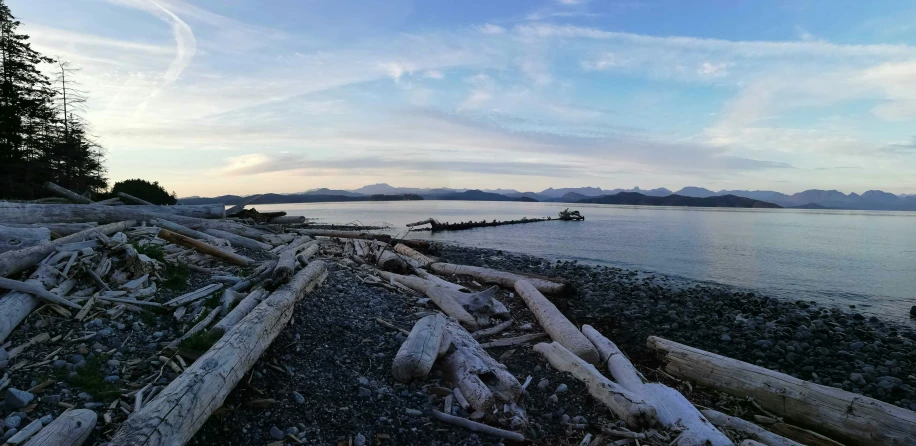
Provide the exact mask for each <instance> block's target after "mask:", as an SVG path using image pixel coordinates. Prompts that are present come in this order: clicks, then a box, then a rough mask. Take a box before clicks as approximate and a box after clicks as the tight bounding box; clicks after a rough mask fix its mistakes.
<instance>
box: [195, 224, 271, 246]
mask: <svg viewBox="0 0 916 446" xmlns="http://www.w3.org/2000/svg"><path fill="white" fill-rule="evenodd" d="M203 232H204V233H205V234H209V235H212V236H214V237H218V238H221V239H223V240H228V241H229V243H232V246H239V247H242V248H250V249H263V250H265V251H269V250H270V249H271V248H272V246H271V245H269V244H267V243H264V242H260V241H258V240H255V239H253V238H249V237H245V236H242V235H238V234H234V233H232V232H229V231H222V230H219V229H204V231H203Z"/></svg>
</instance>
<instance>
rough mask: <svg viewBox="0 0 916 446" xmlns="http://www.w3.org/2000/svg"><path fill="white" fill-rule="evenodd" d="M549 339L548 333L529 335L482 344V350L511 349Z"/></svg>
mask: <svg viewBox="0 0 916 446" xmlns="http://www.w3.org/2000/svg"><path fill="white" fill-rule="evenodd" d="M546 337H549V335H548V334H547V333H529V334H524V335H521V336H516V337H514V338H502V339H497V340H495V341H490V342H485V343H483V344H480V348H495V347H511V346H513V345H519V344H524V343H527V342H531V341H537V340H538V339H543V338H546Z"/></svg>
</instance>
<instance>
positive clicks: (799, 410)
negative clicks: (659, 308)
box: [647, 336, 916, 444]
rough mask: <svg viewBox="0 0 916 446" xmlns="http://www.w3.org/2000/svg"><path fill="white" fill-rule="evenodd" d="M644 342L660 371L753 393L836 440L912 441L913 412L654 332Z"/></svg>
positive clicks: (915, 421) (731, 391)
mask: <svg viewBox="0 0 916 446" xmlns="http://www.w3.org/2000/svg"><path fill="white" fill-rule="evenodd" d="M647 344H648V346H649V348H650V349H653V350H655V351H657V352H658V353H659V354H660V356H661V358H662V360H663V361H664V362H665V363H666V365H665V372H667V373H669V374H671V375H673V376H675V377H679V378H681V379H688V380H691V381H694V382H696V383H698V384H700V385H702V386H704V387H708V388H712V389H717V390H721V391H723V392H726V393H729V394H732V395H735V396H738V397H742V398H743V397H748V396H750V397H753V398H754V399H755V400H756V401H757V403H759V404H760V405H761V406H762V407H763V408H764V409H766V410H769V411H771V412H773V413H776V414H777V415H780V416H783V417H785V418H787V419H789V420H792V421H793V422H794V423H795V424H799V425H801V426H803V427H807V428H810V429H812V430H814V431H816V432H820V433H823V434H825V435H826V436H828V437H832V438H834V439H836V440H839V441H843V442H850V443H860V444H916V429H914V428H913V426H916V412H912V411H909V410H906V409H903V408H901V407H897V406H894V405H891V404H888V403H885V402H882V401H878V400H876V399H873V398H869V397H865V396H862V395H859V394H855V393H852V392H847V391H845V390H841V389H837V388H833V387H827V386H822V385H819V384H814V383H811V382H808V381H803V380H801V379H798V378H795V377H792V376H789V375H785V374H782V373H779V372H775V371H772V370H769V369H765V368H763V367H758V366H756V365H753V364H748V363H746V362H742V361H738V360H736V359H731V358H726V357H724V356H720V355H717V354H714V353H710V352H706V351H703V350H700V349H696V348H693V347H689V346H686V345H683V344H678V343H676V342H672V341H669V340H666V339H662V338H659V337H656V336H650V337H649V339H648V342H647Z"/></svg>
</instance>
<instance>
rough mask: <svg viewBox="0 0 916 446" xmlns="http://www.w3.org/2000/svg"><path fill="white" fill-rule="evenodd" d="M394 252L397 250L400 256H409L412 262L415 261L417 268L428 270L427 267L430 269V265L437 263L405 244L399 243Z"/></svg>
mask: <svg viewBox="0 0 916 446" xmlns="http://www.w3.org/2000/svg"><path fill="white" fill-rule="evenodd" d="M394 250H395V251H396V252H397V253H398V254H401V255H403V256H407V257H408V258H410V259H411V260H413V261H414V262H415V263H416V266H417V267H418V268H426V267H428V266H429V265H431V264H433V263H435V261H434V260H433V259H431V258H429V257H427V256H426V255H424V254H422V253H420V252H418V251H417V250H415V249H413V248H411V247H409V246H407V245H405V244H403V243H398V244H397V245H394Z"/></svg>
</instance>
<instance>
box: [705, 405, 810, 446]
mask: <svg viewBox="0 0 916 446" xmlns="http://www.w3.org/2000/svg"><path fill="white" fill-rule="evenodd" d="M703 415H704V416H705V417H706V418H707V419H708V420H709V421H711V422H712V424H715V425H716V426H719V427H725V428H728V429H732V430H736V431H738V432H741V433H742V434H744V435H745V436H747V437H748V438H750V439H752V440H756V441H759V442H760V443H763V444H765V445H766V446H804V445H803V444H801V443H798V442H796V441H792V440H790V439H788V438H785V437H782V436H779V435H776V434H774V433H772V432H770V431H768V430H766V429H764V428H762V427H760V426H758V425H756V424H754V423H751V422H750V421H745V420H742V419H741V418H738V417H732V416H729V415H725V414H724V413H722V412H718V411H715V410H712V409H706V410H704V411H703Z"/></svg>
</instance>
